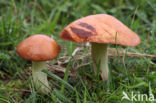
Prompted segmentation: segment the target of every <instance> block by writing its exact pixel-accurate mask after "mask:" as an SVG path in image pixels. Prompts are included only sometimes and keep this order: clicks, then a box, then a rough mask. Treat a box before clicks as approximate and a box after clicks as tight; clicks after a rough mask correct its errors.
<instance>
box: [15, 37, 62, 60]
mask: <svg viewBox="0 0 156 103" xmlns="http://www.w3.org/2000/svg"><path fill="white" fill-rule="evenodd" d="M59 51H60V47H59V45H58V44H57V43H56V42H55V41H54V40H53V39H52V38H50V37H48V36H46V35H41V34H38V35H33V36H30V37H28V38H27V39H25V40H24V41H23V42H22V43H20V44H19V45H18V47H17V53H18V54H19V55H20V56H21V57H22V58H24V59H27V60H32V61H45V60H50V59H53V58H55V57H56V56H57V55H58V53H59Z"/></svg>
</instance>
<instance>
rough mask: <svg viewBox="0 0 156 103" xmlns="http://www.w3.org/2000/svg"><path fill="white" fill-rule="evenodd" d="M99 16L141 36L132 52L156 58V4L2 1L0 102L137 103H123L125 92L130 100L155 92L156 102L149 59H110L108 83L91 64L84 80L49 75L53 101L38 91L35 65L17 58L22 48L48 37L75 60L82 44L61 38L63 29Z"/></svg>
mask: <svg viewBox="0 0 156 103" xmlns="http://www.w3.org/2000/svg"><path fill="white" fill-rule="evenodd" d="M98 13H107V14H110V15H113V16H115V17H116V18H118V19H119V20H121V21H122V22H123V23H124V24H126V25H127V26H128V27H129V28H131V29H132V30H133V31H135V32H136V33H137V34H138V35H139V36H140V38H141V44H140V45H139V46H137V47H127V48H126V49H127V50H128V51H132V52H136V53H142V54H153V55H156V0H0V103H5V102H8V103H9V102H10V103H68V102H69V103H131V102H130V101H126V100H125V101H121V98H122V96H123V95H122V91H126V92H127V93H129V95H130V93H131V91H135V92H138V91H139V92H140V93H143V94H148V93H149V92H152V93H153V94H154V96H155V97H156V63H155V62H154V61H152V60H151V58H145V57H143V58H128V57H125V58H113V59H109V67H110V69H111V75H110V80H109V81H108V82H107V83H103V82H102V81H100V80H98V79H97V78H96V77H95V76H94V74H93V70H92V64H89V65H87V66H83V67H81V68H80V70H79V71H77V74H78V78H72V77H71V78H68V80H67V81H68V82H66V81H64V80H63V79H61V78H59V77H57V76H56V75H54V74H52V73H51V72H47V73H48V75H49V78H51V79H50V84H51V86H52V85H54V89H53V90H52V92H51V94H49V95H48V96H45V95H43V94H40V93H37V92H36V91H35V90H34V87H33V83H32V82H31V75H30V71H29V70H30V69H31V68H29V67H30V66H31V62H29V61H26V60H23V59H22V58H20V57H19V56H18V55H17V54H16V47H17V44H18V43H20V42H21V41H22V40H24V39H25V38H27V37H28V36H30V35H33V34H38V33H39V34H46V35H48V36H51V37H53V38H54V39H55V40H56V41H57V42H58V43H59V44H60V46H61V47H65V48H66V51H67V53H66V54H67V55H68V56H71V54H72V52H73V50H74V49H75V48H76V47H77V44H76V43H72V42H68V41H64V40H62V39H60V37H59V35H60V32H61V30H62V29H63V28H64V27H65V26H66V25H68V24H69V23H70V22H72V21H74V20H76V19H79V18H80V17H84V16H87V15H91V14H98ZM111 47H114V46H113V45H111ZM118 47H119V48H125V47H121V46H118ZM63 52H65V51H63V50H62V51H61V54H60V55H59V57H61V56H62V55H63ZM85 52H87V50H85V51H83V53H85ZM59 57H58V58H59ZM85 61H89V62H90V61H91V60H90V58H86V59H84V60H81V61H79V62H78V63H76V64H73V62H72V61H71V62H70V64H69V66H68V68H69V67H70V66H71V65H72V67H74V66H75V65H79V64H81V63H82V62H85ZM23 71H24V72H23ZM66 75H67V74H66ZM54 81H55V82H54ZM64 83H65V84H64ZM62 84H64V85H65V90H64V92H63V93H62V92H60V88H61V87H62V86H60V85H62ZM70 86H71V87H72V88H73V89H71V87H70ZM133 103H135V102H133ZM137 103H147V102H146V101H145V102H143V101H142V102H137ZM149 103H150V102H149ZM153 103H154V102H153Z"/></svg>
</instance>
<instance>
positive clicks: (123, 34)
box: [60, 14, 140, 46]
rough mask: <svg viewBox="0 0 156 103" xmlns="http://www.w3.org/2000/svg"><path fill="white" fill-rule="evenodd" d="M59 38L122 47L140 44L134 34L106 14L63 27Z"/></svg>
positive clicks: (81, 19) (86, 18)
mask: <svg viewBox="0 0 156 103" xmlns="http://www.w3.org/2000/svg"><path fill="white" fill-rule="evenodd" d="M60 37H61V38H62V39H65V40H69V41H73V42H96V43H103V44H120V45H123V46H136V45H138V44H139V43H140V38H139V37H138V35H137V34H136V33H135V32H133V31H132V30H130V29H129V28H128V27H127V26H126V25H124V24H123V23H122V22H120V21H119V20H118V19H116V18H115V17H113V16H110V15H108V14H97V15H90V16H87V17H83V18H80V19H78V20H76V21H74V22H72V23H71V24H69V25H68V26H67V27H65V28H64V29H63V31H62V33H61V35H60Z"/></svg>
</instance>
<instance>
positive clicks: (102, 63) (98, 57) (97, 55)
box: [91, 43, 109, 81]
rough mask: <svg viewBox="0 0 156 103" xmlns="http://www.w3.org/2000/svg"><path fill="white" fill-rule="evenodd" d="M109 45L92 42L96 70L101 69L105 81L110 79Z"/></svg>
mask: <svg viewBox="0 0 156 103" xmlns="http://www.w3.org/2000/svg"><path fill="white" fill-rule="evenodd" d="M107 48H108V45H107V44H99V43H91V55H92V59H93V65H94V71H95V73H97V72H98V69H99V70H100V71H101V77H102V80H103V81H106V80H107V79H108V74H109V68H108V52H107Z"/></svg>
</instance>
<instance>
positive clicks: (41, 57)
mask: <svg viewBox="0 0 156 103" xmlns="http://www.w3.org/2000/svg"><path fill="white" fill-rule="evenodd" d="M16 51H17V53H18V54H19V56H21V57H22V58H24V59H27V60H31V61H32V77H33V81H34V84H35V87H36V88H38V90H40V91H41V92H44V93H47V92H49V89H48V88H49V84H48V80H47V74H46V73H44V72H42V70H44V69H47V64H46V61H47V60H51V59H54V58H56V57H57V55H58V54H59V51H60V47H59V45H58V44H57V43H56V42H55V41H54V40H53V39H52V38H50V37H48V36H46V35H42V34H37V35H33V36H30V37H28V38H27V39H25V40H24V41H23V42H21V43H20V44H19V45H18V47H17V50H16ZM39 88H40V89H39Z"/></svg>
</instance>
